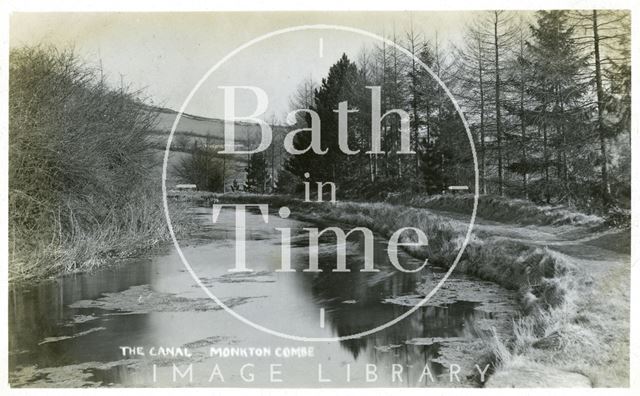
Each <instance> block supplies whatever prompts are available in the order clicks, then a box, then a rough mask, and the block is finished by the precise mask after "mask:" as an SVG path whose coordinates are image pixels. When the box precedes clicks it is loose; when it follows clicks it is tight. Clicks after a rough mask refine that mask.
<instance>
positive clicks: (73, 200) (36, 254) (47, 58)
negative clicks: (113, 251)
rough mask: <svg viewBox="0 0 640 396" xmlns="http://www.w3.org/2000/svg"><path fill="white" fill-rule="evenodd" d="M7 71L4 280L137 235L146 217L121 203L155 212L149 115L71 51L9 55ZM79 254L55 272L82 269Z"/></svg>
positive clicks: (128, 94)
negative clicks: (101, 240) (98, 240)
mask: <svg viewBox="0 0 640 396" xmlns="http://www.w3.org/2000/svg"><path fill="white" fill-rule="evenodd" d="M9 65H10V69H9V73H10V74H9V77H10V82H9V228H10V277H11V278H24V277H29V276H34V275H36V276H37V275H43V274H48V273H50V272H51V271H52V268H54V267H58V266H60V265H61V263H55V260H52V259H51V258H52V257H54V256H56V255H57V256H56V257H60V251H61V250H65V249H71V248H74V249H77V250H79V251H80V250H83V249H85V248H86V243H89V241H91V240H93V239H94V238H93V236H97V235H98V234H101V235H109V236H110V238H111V239H112V242H113V238H116V237H118V236H119V237H120V238H125V237H126V238H129V237H130V234H128V232H129V231H131V232H139V231H141V230H142V229H143V228H144V227H142V226H141V225H140V224H138V223H139V222H140V221H145V222H149V221H150V220H149V219H145V220H141V216H131V213H132V212H130V211H126V210H124V209H125V208H127V207H130V205H131V204H136V205H138V206H140V207H150V208H156V209H153V210H152V211H151V213H156V212H157V210H158V209H161V207H160V206H159V205H158V202H152V201H153V200H154V197H156V198H155V199H156V200H157V201H159V197H160V196H159V194H158V193H153V194H149V193H148V191H149V190H150V189H152V188H153V187H152V186H151V185H150V182H149V178H148V172H149V168H150V166H151V165H152V160H151V158H152V157H151V152H150V151H149V142H148V140H147V138H148V132H149V131H150V130H151V129H152V127H153V125H154V122H155V115H154V114H153V113H152V112H150V111H149V108H148V107H147V106H146V105H145V104H144V103H143V102H142V101H141V100H140V99H138V98H137V96H136V95H137V93H132V92H130V91H128V90H127V89H125V87H121V88H119V89H112V88H110V87H108V86H107V84H106V83H105V80H104V79H103V77H102V73H100V71H99V70H93V69H90V68H88V67H86V66H84V65H82V64H81V63H80V62H79V60H78V58H77V57H76V56H75V55H74V54H73V52H71V51H59V50H57V49H55V48H52V47H25V48H19V49H14V50H12V51H11V53H10V56H9ZM142 212H144V213H146V212H145V210H141V211H140V213H142ZM151 213H147V215H151ZM161 213H162V212H161V211H160V212H158V216H157V217H159V218H161V216H160V215H161ZM133 222H135V223H136V224H133ZM104 228H111V229H112V230H118V231H119V235H118V233H114V232H106V230H105V229H104ZM151 228H153V229H147V230H146V231H145V232H146V233H150V232H152V233H157V232H164V230H163V228H162V227H160V226H159V225H158V226H157V227H156V226H154V227H151ZM81 241H85V246H84V247H83V248H81V247H80V246H79V245H80V244H82V242H81ZM94 242H95V241H94ZM85 250H86V249H85ZM93 253H95V252H92V253H91V254H93ZM91 254H88V255H82V257H89V256H91ZM72 256H73V255H72ZM82 257H77V258H76V259H77V261H75V262H73V263H65V264H63V267H65V268H67V269H74V268H82V267H83V266H84V264H85V263H84V262H83V261H82V260H83V259H82Z"/></svg>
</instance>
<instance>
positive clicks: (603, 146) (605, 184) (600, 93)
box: [592, 10, 611, 205]
mask: <svg viewBox="0 0 640 396" xmlns="http://www.w3.org/2000/svg"><path fill="white" fill-rule="evenodd" d="M592 19H593V49H594V51H593V52H594V56H595V63H596V95H597V99H598V123H597V128H598V137H599V138H600V157H601V159H600V160H601V161H602V165H601V166H602V168H601V171H602V200H603V202H604V204H605V205H609V204H610V203H611V186H610V185H609V172H608V169H607V142H606V140H605V131H604V126H603V125H602V124H603V122H602V113H603V110H604V90H603V88H602V71H601V64H600V36H599V34H598V11H596V10H593V18H592Z"/></svg>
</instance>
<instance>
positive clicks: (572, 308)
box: [197, 194, 629, 386]
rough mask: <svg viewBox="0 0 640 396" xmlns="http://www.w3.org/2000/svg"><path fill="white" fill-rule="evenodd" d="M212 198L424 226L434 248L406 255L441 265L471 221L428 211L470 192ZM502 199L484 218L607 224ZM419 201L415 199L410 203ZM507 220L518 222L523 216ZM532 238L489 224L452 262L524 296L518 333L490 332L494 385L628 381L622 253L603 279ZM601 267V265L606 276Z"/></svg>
mask: <svg viewBox="0 0 640 396" xmlns="http://www.w3.org/2000/svg"><path fill="white" fill-rule="evenodd" d="M213 197H214V196H211V195H208V194H201V195H200V197H199V198H197V199H199V200H200V201H201V203H211V202H213ZM216 199H219V200H220V202H233V203H269V204H270V205H272V207H274V208H278V207H280V206H285V205H286V206H288V207H289V208H291V211H292V213H294V215H296V216H299V217H301V218H303V219H308V220H312V221H313V220H320V221H322V222H324V223H326V222H331V221H335V222H340V223H347V224H350V225H354V226H365V227H368V228H370V229H372V230H374V231H376V232H378V233H381V234H383V235H386V236H389V235H390V233H391V232H393V231H395V230H397V229H399V228H401V227H408V226H411V227H418V228H420V229H422V230H423V231H424V232H425V233H426V234H427V235H428V237H429V246H428V247H427V248H424V249H413V250H412V251H410V253H411V254H412V255H414V256H416V257H418V258H426V257H429V259H430V262H431V263H432V264H435V265H438V266H442V267H445V268H448V267H449V265H451V263H452V262H453V260H454V258H455V256H456V255H457V253H458V251H459V249H460V247H461V246H462V243H463V241H464V234H465V233H466V230H467V226H468V224H467V223H466V222H464V221H462V220H455V219H452V218H450V217H445V216H442V215H438V214H434V213H432V212H430V211H428V210H425V209H424V207H425V206H428V205H433V206H434V207H437V208H438V210H443V209H445V208H446V209H447V210H451V207H452V206H455V203H456V202H458V203H460V204H461V206H460V207H458V208H457V210H455V212H463V211H464V209H465V208H466V205H467V204H468V199H467V198H464V197H463V198H458V197H453V198H450V197H444V198H434V199H431V200H429V201H424V200H420V199H417V198H416V199H407V200H405V202H406V203H408V205H397V204H390V203H359V202H338V203H336V204H331V203H305V202H302V201H301V200H297V199H292V198H290V197H286V196H260V195H246V194H236V195H224V196H216ZM501 201H504V200H490V201H489V202H483V200H482V199H481V200H480V204H479V210H478V213H479V216H480V215H481V214H482V215H485V216H487V215H490V214H494V215H493V216H491V217H489V218H486V219H484V220H491V221H496V219H512V220H516V221H517V222H519V223H520V224H523V225H528V226H527V227H526V228H527V229H531V225H532V224H538V225H554V224H555V225H561V224H562V225H565V226H564V227H563V232H564V233H566V232H567V227H566V226H567V224H570V225H571V226H573V227H575V230H576V233H577V234H582V233H584V232H585V229H586V230H589V229H592V228H593V227H596V228H599V227H601V226H602V219H600V218H598V217H595V216H587V215H581V214H579V213H572V212H570V211H568V210H563V211H560V210H549V209H548V208H541V209H539V210H536V209H535V208H531V207H530V206H524V207H522V208H521V206H520V205H518V203H517V202H516V203H508V204H507V205H503V206H502V207H500V205H501V204H500V202H501ZM416 202H417V203H418V204H419V207H413V206H410V205H413V204H416ZM433 202H437V204H433ZM480 208H482V209H480ZM470 212H471V210H470V209H469V211H468V212H467V213H470ZM479 221H482V220H479ZM511 226H512V227H514V228H515V227H519V225H518V224H512V225H511ZM485 228H487V227H485ZM548 228H549V227H548V226H547V227H546V229H548ZM478 235H482V236H478ZM535 242H536V241H516V240H509V239H505V238H502V237H494V236H492V235H491V232H490V228H489V231H487V229H484V230H483V232H482V233H477V234H476V233H474V234H473V237H472V238H471V240H470V241H469V244H468V246H467V248H466V249H465V252H464V254H463V256H462V258H461V260H460V262H459V264H458V266H457V267H456V271H459V272H462V273H466V274H469V275H473V276H476V277H478V278H480V279H483V280H488V281H493V282H496V283H498V284H500V285H502V286H504V287H506V288H508V289H512V290H517V292H518V295H519V296H520V307H521V314H520V315H519V316H518V317H516V318H514V324H513V334H512V337H510V338H506V339H504V338H503V339H499V338H498V337H497V336H494V337H489V338H488V339H487V351H486V353H487V356H488V357H489V358H491V360H492V361H494V362H495V371H494V373H493V376H492V379H491V381H490V382H489V385H490V386H512V385H515V386H576V385H578V386H580V385H582V386H624V385H625V384H628V373H629V372H628V359H627V360H625V354H626V356H627V357H628V305H629V300H628V290H629V289H628V285H629V283H628V282H629V281H628V263H625V262H624V259H623V262H622V263H620V265H617V266H616V267H615V271H614V272H613V273H608V272H607V273H606V277H605V278H604V283H603V282H602V279H598V272H597V271H594V268H593V267H594V266H596V267H597V266H598V264H597V263H596V264H594V261H593V260H584V259H581V258H580V257H579V256H573V255H569V254H563V253H560V252H558V251H556V250H552V249H550V248H548V247H545V246H544V245H545V244H544V243H541V244H537V243H535ZM556 242H557V241H556ZM590 248H592V249H600V248H597V247H593V246H591V247H590ZM585 249H586V248H585ZM580 250H584V249H580ZM609 255H611V257H617V256H618V254H617V253H615V252H610V251H605V253H604V256H605V257H604V260H605V261H606V259H607V257H609ZM622 257H624V255H622ZM602 265H603V266H604V265H606V263H603V264H602ZM612 267H613V266H612ZM602 271H603V268H600V272H599V273H600V275H602V274H603V272H602ZM625 271H626V272H625ZM616 291H621V293H616ZM625 312H626V313H625ZM625 348H627V349H625ZM535 381H538V382H535Z"/></svg>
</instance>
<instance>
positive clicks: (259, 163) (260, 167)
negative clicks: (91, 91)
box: [244, 152, 269, 194]
mask: <svg viewBox="0 0 640 396" xmlns="http://www.w3.org/2000/svg"><path fill="white" fill-rule="evenodd" d="M246 172H247V181H246V182H245V185H244V189H245V191H248V192H258V193H262V194H264V193H265V192H266V191H267V181H268V177H269V164H268V163H267V159H266V157H265V155H264V153H263V152H259V153H255V154H251V156H250V158H249V163H248V165H247V168H246Z"/></svg>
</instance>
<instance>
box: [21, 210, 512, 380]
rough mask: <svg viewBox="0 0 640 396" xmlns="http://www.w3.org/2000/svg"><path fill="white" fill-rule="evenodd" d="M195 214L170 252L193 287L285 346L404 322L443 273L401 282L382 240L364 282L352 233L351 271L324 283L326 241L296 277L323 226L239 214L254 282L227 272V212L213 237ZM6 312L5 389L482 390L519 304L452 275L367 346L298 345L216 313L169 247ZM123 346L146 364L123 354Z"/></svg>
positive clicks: (63, 282) (40, 289)
mask: <svg viewBox="0 0 640 396" xmlns="http://www.w3.org/2000/svg"><path fill="white" fill-rule="evenodd" d="M193 215H194V219H195V221H198V222H199V224H200V227H199V229H198V231H197V232H195V233H194V232H191V233H190V234H189V235H180V236H179V237H180V238H179V239H180V244H181V246H182V249H183V251H184V254H185V256H186V257H187V259H188V260H189V263H190V264H191V266H192V267H193V269H194V271H195V272H196V274H197V275H198V277H199V279H200V280H201V282H202V283H203V284H204V285H205V286H206V287H207V288H208V289H209V290H210V291H211V292H212V293H213V294H215V295H216V296H217V297H218V298H219V299H220V300H222V301H223V302H224V303H225V304H226V305H227V306H229V307H230V308H232V309H233V310H234V311H235V312H237V313H238V314H240V315H242V316H243V317H245V318H246V319H248V320H250V321H252V322H254V323H256V324H257V325H259V326H263V327H266V328H269V329H272V330H274V331H278V332H282V333H286V334H292V335H296V336H304V337H343V336H347V335H352V334H357V333H360V332H363V331H367V330H369V329H372V328H374V327H377V326H380V325H382V324H384V323H386V322H388V321H390V320H393V319H394V318H396V317H398V316H399V315H401V314H402V313H404V312H406V311H407V310H409V309H410V308H411V307H412V305H414V304H416V302H417V301H419V300H420V299H421V298H422V296H424V295H425V293H428V292H429V291H430V290H431V288H432V287H434V286H435V285H436V284H437V283H438V281H439V280H440V279H441V278H442V276H443V273H444V272H443V270H441V269H437V268H432V267H427V268H425V269H424V270H422V271H420V272H417V273H405V272H401V271H398V270H397V269H396V268H395V267H393V266H392V265H391V263H390V261H389V259H388V252H387V240H386V239H384V238H381V237H379V236H376V238H375V243H374V260H375V268H376V269H379V271H378V272H371V273H367V272H361V271H359V269H360V268H361V267H362V265H363V253H364V240H363V238H362V236H361V235H360V233H354V234H353V235H352V236H350V237H349V239H348V242H347V244H346V246H344V248H345V251H346V256H347V263H348V266H349V268H351V269H352V270H351V271H350V272H348V273H337V272H332V271H331V269H332V268H335V265H336V264H335V263H336V241H335V238H334V239H333V240H332V239H331V238H326V239H325V238H322V239H321V244H320V246H319V249H318V250H319V261H320V268H322V269H323V271H322V272H316V273H310V272H303V271H302V269H304V268H307V266H308V260H309V258H308V238H307V237H306V236H307V231H305V230H304V228H305V227H317V228H323V226H319V225H312V224H309V223H305V222H303V221H299V220H296V219H292V218H288V219H282V218H280V217H278V216H277V215H276V214H271V215H269V219H268V223H265V221H264V219H263V217H262V216H261V215H260V214H259V213H248V214H247V243H246V260H247V267H248V268H250V269H252V270H254V271H253V272H251V273H231V272H229V271H228V270H229V269H230V268H232V267H233V266H234V263H235V261H234V260H235V217H234V216H235V214H234V212H233V211H232V210H231V209H224V210H222V212H221V214H220V216H219V218H218V220H217V222H216V223H215V224H213V223H212V221H211V213H210V209H206V208H197V209H194V213H193ZM277 228H289V229H291V230H292V231H291V233H292V236H291V245H292V248H291V262H292V267H293V268H294V269H297V271H296V272H277V271H276V270H277V269H279V268H280V258H281V247H282V246H281V245H282V239H281V233H280V232H279V231H278V230H277ZM344 228H345V230H348V229H349V228H350V227H346V226H345V227H344ZM399 261H400V263H401V264H402V265H403V266H404V267H406V268H416V267H418V266H420V265H421V264H422V262H421V261H419V260H416V259H414V258H412V257H410V256H408V255H407V254H405V253H403V252H399ZM9 305H10V306H9V349H10V355H9V360H10V362H9V364H10V382H11V384H12V385H13V386H35V387H80V386H208V387H235V386H239V387H331V386H333V387H348V386H377V387H388V386H398V387H401V386H402V387H406V386H412V387H413V386H477V385H479V382H478V378H479V371H484V370H485V369H486V364H487V362H486V361H485V359H484V356H485V354H486V350H487V348H488V347H489V346H488V343H489V341H488V340H490V339H491V338H492V337H493V335H494V334H496V333H497V334H500V333H501V332H504V331H505V329H506V328H507V327H508V323H509V320H510V318H511V317H512V315H513V313H514V312H515V305H516V304H515V299H514V294H513V293H511V292H509V291H506V290H504V289H502V288H500V287H498V286H496V285H494V284H492V283H489V282H483V281H479V280H476V279H472V278H469V277H466V276H463V275H456V274H454V276H452V278H451V279H450V280H448V281H447V282H446V283H445V286H444V287H443V288H442V290H441V291H439V292H438V293H436V295H435V296H434V298H433V299H432V300H430V301H429V302H428V303H427V304H426V305H425V306H423V307H421V308H419V309H418V310H417V311H416V312H414V313H412V314H411V315H410V316H408V317H407V318H405V319H403V320H401V321H400V322H398V323H396V324H395V325H393V326H390V327H388V328H386V329H384V330H381V331H379V332H376V333H375V334H371V335H368V336H364V337H361V338H357V339H350V340H344V341H331V342H329V341H327V342H311V343H310V342H303V341H293V340H289V339H284V338H281V337H277V336H274V335H271V334H267V333H265V332H262V331H260V330H258V329H256V328H254V327H251V326H249V325H247V324H246V323H243V322H242V321H240V320H238V319H237V318H235V317H233V316H231V315H230V314H229V313H228V312H226V311H225V310H223V309H221V308H220V307H219V306H218V305H217V304H216V303H215V302H213V301H212V300H211V299H210V298H209V297H208V296H206V294H205V293H204V292H203V290H202V289H201V288H200V287H199V286H198V285H197V284H196V282H195V281H194V279H193V278H192V277H191V275H190V274H189V273H188V272H187V271H186V270H185V268H184V266H183V265H182V263H181V261H180V259H179V256H178V255H177V253H176V251H175V250H174V249H173V246H171V245H165V246H161V247H159V248H157V249H155V250H154V251H153V252H152V253H151V254H149V255H147V256H145V257H139V258H134V259H130V260H127V261H126V262H124V263H122V264H120V265H117V266H113V267H111V268H106V269H103V270H99V271H96V272H93V273H88V274H77V275H70V276H64V277H60V278H57V279H54V280H51V281H47V282H42V283H40V284H38V285H35V286H21V287H14V288H12V289H11V290H10V295H9ZM123 347H132V348H134V349H135V348H140V350H141V351H142V352H143V353H144V355H143V354H131V353H127V354H124V353H123ZM258 350H259V351H260V352H259V353H260V354H261V355H260V356H256V354H257V353H258V352H256V351H258ZM129 351H130V350H129ZM159 352H165V354H164V356H163V355H162V354H161V353H159ZM171 353H173V355H174V356H171ZM185 353H187V354H189V356H181V354H185ZM175 355H178V356H175ZM286 355H304V356H286ZM476 365H477V366H476ZM488 372H490V369H489V370H488V371H487V373H488Z"/></svg>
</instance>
